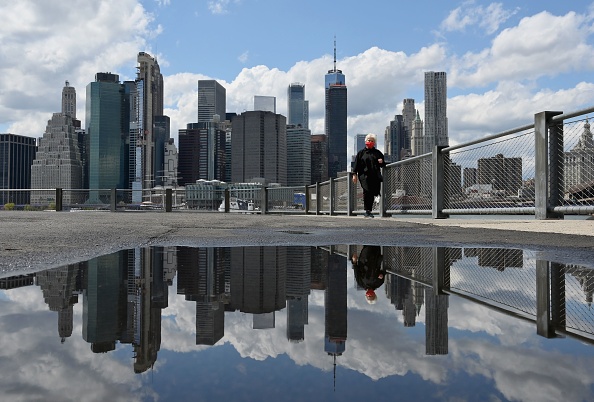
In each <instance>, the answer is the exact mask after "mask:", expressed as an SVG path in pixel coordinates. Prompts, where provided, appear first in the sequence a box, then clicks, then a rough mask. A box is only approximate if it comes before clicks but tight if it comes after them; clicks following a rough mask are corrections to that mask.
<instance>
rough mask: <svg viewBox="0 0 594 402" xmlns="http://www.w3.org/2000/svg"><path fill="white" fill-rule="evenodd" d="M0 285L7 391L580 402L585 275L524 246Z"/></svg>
mask: <svg viewBox="0 0 594 402" xmlns="http://www.w3.org/2000/svg"><path fill="white" fill-rule="evenodd" d="M0 286H1V287H2V288H3V289H4V290H2V291H1V292H0V302H1V303H2V309H1V310H0V311H2V312H1V313H0V314H1V316H2V319H1V320H0V323H1V325H2V328H1V329H0V331H1V333H2V337H0V339H1V340H2V342H3V343H4V344H3V345H2V346H3V347H2V349H1V350H2V358H1V359H0V373H2V376H1V377H0V378H1V379H0V386H1V387H2V389H3V390H6V391H5V395H6V396H7V397H8V398H9V399H10V397H11V396H12V397H13V398H14V399H21V400H31V399H37V398H39V399H44V400H75V399H78V400H81V399H82V400H107V399H111V400H127V401H129V400H157V399H159V400H170V399H180V398H181V399H190V398H191V399H194V400H208V401H212V400H230V399H242V400H268V399H277V400H295V401H298V400H310V401H311V400H357V399H358V400H361V399H372V400H375V401H382V400H395V399H398V400H443V399H452V398H453V399H463V400H486V399H494V400H497V399H499V400H522V401H530V400H540V401H543V400H561V399H563V400H591V399H593V398H594V378H593V377H592V376H591V368H592V367H594V341H593V340H594V335H592V334H594V325H593V323H594V313H593V312H592V310H591V309H590V304H591V302H592V293H593V290H594V270H593V269H592V267H585V266H577V265H570V264H558V263H554V262H550V261H542V260H539V259H538V256H537V254H536V253H535V252H532V251H528V250H518V249H516V250H510V249H498V248H450V247H400V246H383V247H379V246H352V245H351V246H347V245H336V246H328V247H301V246H286V247H276V246H275V247H272V246H270V247H229V248H206V247H205V248H190V247H151V248H137V249H131V250H122V251H120V252H117V253H114V254H109V255H105V256H102V257H98V258H94V259H92V260H89V261H86V262H82V263H79V264H73V265H69V266H64V267H59V268H55V269H51V270H47V271H42V272H37V273H35V274H30V275H23V276H18V277H11V278H3V279H0ZM370 289H372V290H373V291H370ZM373 293H375V295H376V296H377V297H376V298H375V299H374V298H373V296H372V294H373ZM370 299H372V300H370ZM373 299H374V300H373ZM48 310H49V311H48ZM543 311H545V312H546V314H542V313H543ZM543 316H546V317H547V319H543V318H542V317H543ZM537 317H539V319H538V320H537ZM537 332H538V334H540V335H542V336H539V335H537ZM555 335H556V336H559V338H558V339H547V337H554V336H555Z"/></svg>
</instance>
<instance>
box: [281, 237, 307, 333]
mask: <svg viewBox="0 0 594 402" xmlns="http://www.w3.org/2000/svg"><path fill="white" fill-rule="evenodd" d="M311 257H312V253H311V247H305V246H304V247H298V246H295V247H288V248H287V293H286V294H287V339H288V340H290V341H292V342H300V341H302V340H304V339H305V325H306V324H307V323H308V305H307V301H308V300H307V299H308V295H309V293H310V283H311Z"/></svg>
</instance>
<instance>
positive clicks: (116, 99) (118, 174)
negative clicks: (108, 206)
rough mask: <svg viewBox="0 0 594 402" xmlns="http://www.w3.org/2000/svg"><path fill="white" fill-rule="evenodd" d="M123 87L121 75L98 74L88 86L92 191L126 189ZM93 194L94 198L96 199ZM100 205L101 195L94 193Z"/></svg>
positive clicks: (88, 127) (89, 158)
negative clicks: (99, 197)
mask: <svg viewBox="0 0 594 402" xmlns="http://www.w3.org/2000/svg"><path fill="white" fill-rule="evenodd" d="M123 94H124V90H123V86H122V85H121V84H120V82H119V76H118V75H117V74H111V73H97V74H96V75H95V82H91V83H90V84H89V85H87V104H86V132H87V141H88V146H87V153H88V164H89V189H110V188H114V187H115V188H124V183H125V179H126V175H127V170H126V164H125V163H124V160H125V158H124V138H125V135H124V133H125V132H126V131H127V127H126V130H124V124H123V123H124V122H123V118H122V110H123V107H122V103H123ZM93 195H94V196H95V199H93ZM89 196H90V201H91V202H97V201H98V199H97V198H96V197H98V193H97V192H91V194H90V195H89Z"/></svg>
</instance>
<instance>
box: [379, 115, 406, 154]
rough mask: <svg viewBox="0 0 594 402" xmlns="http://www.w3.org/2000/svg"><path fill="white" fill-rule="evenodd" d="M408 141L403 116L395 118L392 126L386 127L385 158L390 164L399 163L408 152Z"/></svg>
mask: <svg viewBox="0 0 594 402" xmlns="http://www.w3.org/2000/svg"><path fill="white" fill-rule="evenodd" d="M406 143H407V141H406V127H405V125H404V119H403V116H402V115H401V114H397V115H396V116H394V120H392V121H390V125H389V126H388V127H386V140H385V148H384V151H385V156H386V161H388V162H398V161H399V160H401V159H402V156H403V154H406V153H407V151H408V148H407V144H406Z"/></svg>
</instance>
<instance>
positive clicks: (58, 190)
mask: <svg viewBox="0 0 594 402" xmlns="http://www.w3.org/2000/svg"><path fill="white" fill-rule="evenodd" d="M61 210H62V189H61V188H56V211H61Z"/></svg>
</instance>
